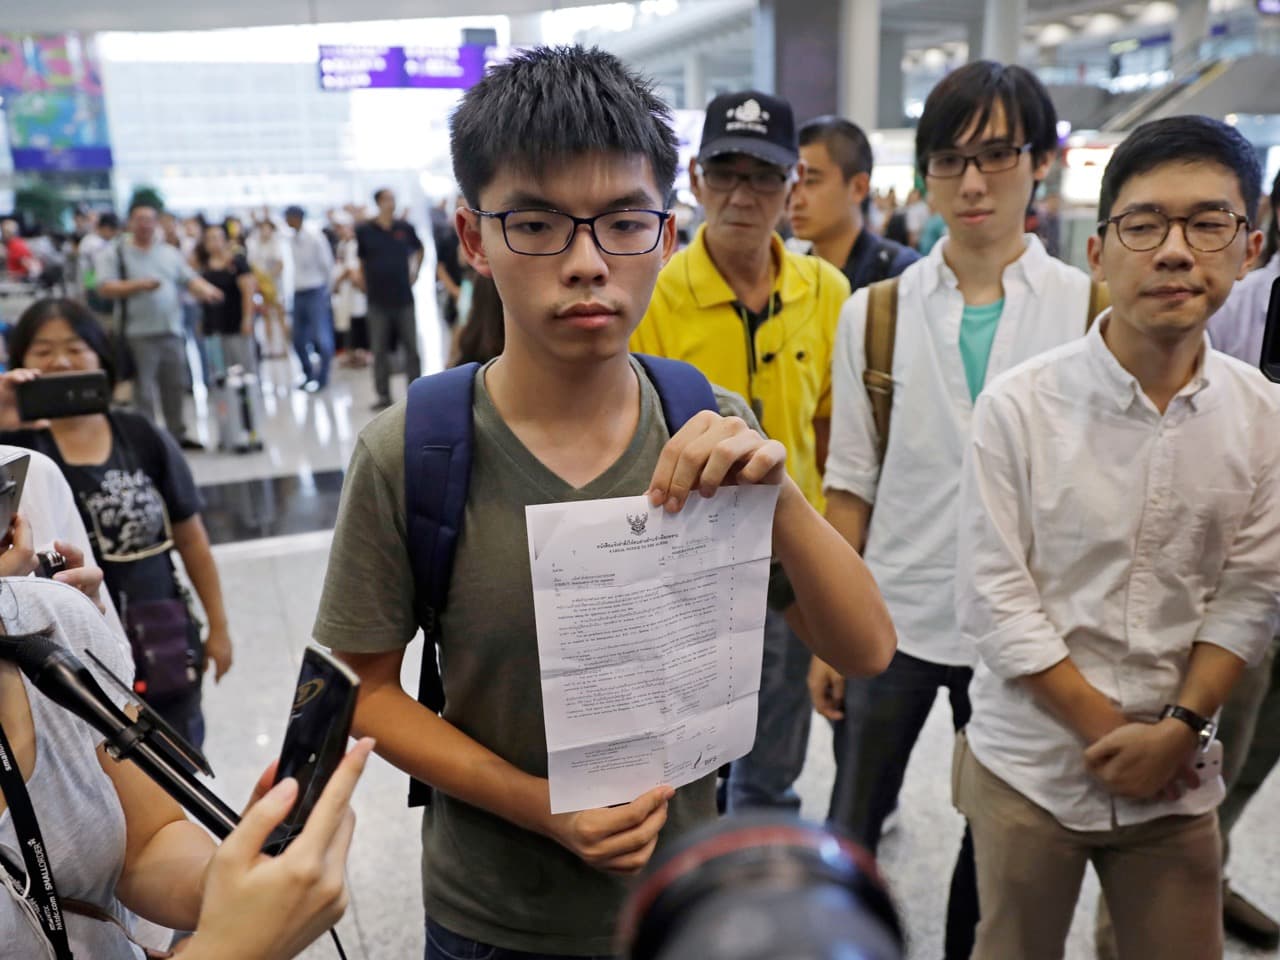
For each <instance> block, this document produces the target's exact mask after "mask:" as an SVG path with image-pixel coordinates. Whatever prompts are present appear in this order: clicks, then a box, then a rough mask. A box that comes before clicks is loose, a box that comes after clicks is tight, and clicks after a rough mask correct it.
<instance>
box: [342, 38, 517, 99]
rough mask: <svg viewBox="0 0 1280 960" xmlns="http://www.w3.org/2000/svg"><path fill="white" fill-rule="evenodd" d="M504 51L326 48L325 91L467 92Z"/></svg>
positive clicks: (466, 47) (477, 47) (467, 47)
mask: <svg viewBox="0 0 1280 960" xmlns="http://www.w3.org/2000/svg"><path fill="white" fill-rule="evenodd" d="M505 55H506V51H505V50H503V49H502V48H499V47H486V46H481V45H478V44H465V45H463V46H460V47H358V46H323V47H321V48H320V87H321V89H324V90H366V89H371V88H376V87H383V88H386V87H416V88H419V89H445V90H465V89H466V88H467V87H470V86H472V85H474V84H476V83H478V82H479V80H480V78H481V77H483V76H484V70H485V67H486V66H488V65H489V64H490V63H493V62H495V61H496V60H499V59H502V58H503V57H504V56H505Z"/></svg>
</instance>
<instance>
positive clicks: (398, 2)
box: [0, 0, 600, 32]
mask: <svg viewBox="0 0 1280 960" xmlns="http://www.w3.org/2000/svg"><path fill="white" fill-rule="evenodd" d="M598 2H600V0H219V2H218V3H213V4H202V3H192V2H184V0H176V2H175V0H118V2H115V3H102V2H95V0H39V2H36V3H31V2H29V0H0V24H3V25H4V28H5V29H6V30H22V31H31V32H42V31H47V32H61V31H65V30H83V31H88V30H211V29H217V28H223V27H266V26H287V25H290V24H301V23H354V22H357V21H362V20H410V19H418V18H420V17H479V16H500V15H503V14H507V15H516V14H524V13H542V12H544V11H547V10H560V9H565V8H569V7H585V6H589V5H592V4H594V3H598Z"/></svg>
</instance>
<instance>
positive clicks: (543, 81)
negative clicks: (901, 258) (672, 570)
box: [315, 47, 893, 960]
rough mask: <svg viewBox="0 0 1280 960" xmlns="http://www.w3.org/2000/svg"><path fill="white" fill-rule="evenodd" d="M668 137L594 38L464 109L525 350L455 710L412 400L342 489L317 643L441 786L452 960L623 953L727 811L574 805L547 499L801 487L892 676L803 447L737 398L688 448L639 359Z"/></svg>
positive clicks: (365, 437)
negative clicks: (739, 486)
mask: <svg viewBox="0 0 1280 960" xmlns="http://www.w3.org/2000/svg"><path fill="white" fill-rule="evenodd" d="M669 122H670V114H669V111H668V109H667V107H666V105H665V104H663V103H662V101H660V100H659V99H658V98H657V97H655V96H654V95H653V93H652V90H651V87H650V86H649V85H648V84H647V83H646V82H644V81H641V80H640V79H639V78H637V77H636V76H635V75H634V74H632V73H630V72H629V71H628V70H627V69H626V68H625V67H624V66H623V65H622V64H621V62H620V61H618V60H617V59H616V58H615V57H613V56H612V55H610V54H606V53H603V52H601V51H596V50H593V51H587V50H583V49H582V48H577V47H574V48H554V49H548V48H537V49H533V50H529V51H524V52H522V53H520V54H518V55H516V56H515V57H513V58H512V59H510V60H508V61H506V62H505V63H503V64H501V65H499V66H496V67H494V68H493V69H492V70H490V71H489V72H488V73H487V74H486V75H485V78H484V79H483V80H481V81H480V82H479V83H478V84H476V85H475V86H473V87H471V88H470V89H469V90H468V91H467V93H466V94H465V96H464V97H463V100H462V103H461V105H460V106H459V108H458V109H457V111H456V112H455V113H454V115H453V118H452V122H451V124H452V126H451V129H452V150H453V158H454V171H455V174H456V176H457V178H458V181H459V183H460V185H461V187H462V191H463V193H464V195H465V196H466V206H465V207H462V208H460V209H459V210H458V211H457V212H456V214H455V225H456V227H457V231H458V235H459V239H460V243H461V247H462V250H463V252H464V254H465V256H466V257H467V259H468V261H469V262H470V264H471V266H472V267H473V268H474V269H475V270H476V271H477V272H478V273H480V274H481V275H483V276H488V277H491V278H492V279H493V281H494V283H495V285H496V286H497V288H498V292H499V294H500V295H501V297H502V303H503V308H504V309H503V313H504V321H505V333H506V338H505V346H504V349H503V352H502V355H501V356H500V357H498V358H497V359H496V360H494V361H492V362H491V363H489V364H487V365H486V366H484V367H482V368H481V369H480V370H479V371H478V372H476V374H475V377H474V380H473V383H472V392H473V396H472V401H471V411H470V412H471V417H472V424H473V427H474V437H473V442H472V449H471V474H470V483H469V486H468V492H467V501H466V514H465V523H464V525H463V527H462V530H461V533H460V536H459V539H458V542H457V547H456V551H455V553H454V555H453V563H452V575H451V577H450V581H449V588H448V602H447V604H446V605H445V606H444V608H443V609H442V610H440V611H438V612H439V614H440V624H441V632H440V635H439V638H438V643H439V649H440V660H439V663H440V667H441V670H440V675H441V678H442V679H443V687H444V710H443V714H442V715H441V716H437V715H435V714H434V713H432V712H431V711H430V710H429V709H427V708H426V707H424V706H423V705H422V704H420V703H419V702H418V701H416V700H415V699H414V698H413V696H412V695H410V694H408V693H406V692H405V691H404V690H403V689H402V687H401V682H400V677H401V668H402V664H403V661H404V656H405V649H406V647H407V646H408V645H409V643H410V642H411V641H412V640H413V637H414V635H415V634H416V633H417V631H418V622H419V621H418V616H417V614H418V609H419V608H418V605H417V603H416V602H415V593H416V592H417V591H418V590H420V589H422V585H421V584H419V583H417V582H416V581H415V578H414V576H413V572H412V565H411V561H410V556H411V552H412V551H413V550H414V549H417V548H418V547H420V544H418V543H417V542H414V543H411V542H410V538H411V536H413V534H412V533H411V532H410V524H409V521H408V516H407V509H406V498H405V487H406V483H405V455H406V451H405V444H406V436H405V431H406V426H407V422H406V421H407V417H408V416H409V413H408V412H407V411H408V408H407V407H406V405H405V404H403V403H401V404H397V405H395V406H393V407H392V408H391V409H389V410H388V411H387V412H386V413H384V414H382V415H381V416H379V417H378V418H377V419H375V420H374V421H373V422H372V423H371V424H370V425H369V426H368V427H366V428H365V430H364V431H363V432H362V433H361V435H360V440H359V442H358V443H357V446H356V450H355V452H354V454H353V456H352V461H351V467H350V469H349V471H348V473H347V477H346V481H345V483H344V489H343V496H342V505H341V508H340V511H339V516H338V522H337V525H336V528H335V530H334V539H333V547H332V552H331V555H330V559H329V568H328V572H327V574H326V579H325V588H324V593H323V596H322V598H321V604H320V611H319V614H318V616H317V619H316V627H315V636H316V638H317V639H318V640H319V641H320V642H322V643H325V644H327V645H329V646H332V647H334V648H335V649H337V650H339V651H342V653H341V655H342V657H343V658H344V659H345V660H346V661H347V662H348V663H350V664H351V665H352V666H353V667H354V669H355V670H356V671H357V673H359V674H360V676H361V679H362V684H361V688H360V701H359V704H358V706H357V709H356V718H355V724H356V727H357V728H359V729H360V730H362V731H366V732H368V733H369V734H370V735H372V736H375V737H376V738H377V740H378V750H379V752H381V753H382V755H383V756H385V757H386V758H387V759H388V760H390V761H391V762H392V763H394V764H395V765H396V766H398V767H399V768H401V769H403V770H405V771H407V772H409V773H410V774H412V775H413V776H414V777H415V778H417V779H418V780H420V781H421V782H423V783H426V784H429V785H430V786H431V787H432V802H431V805H430V807H429V808H428V810H427V813H426V816H425V818H424V822H423V834H422V848H423V900H424V904H425V908H426V915H427V918H428V919H427V928H426V936H427V952H426V956H427V958H428V960H448V958H454V957H487V958H491V960H519V958H524V960H529V958H530V957H538V958H543V960H554V958H557V957H568V956H574V957H577V956H604V955H607V954H609V953H610V952H611V950H612V949H613V945H614V932H615V931H614V922H615V917H616V914H617V911H618V909H619V906H620V904H621V902H622V899H623V897H624V896H625V894H626V893H627V890H628V885H627V877H628V876H629V875H631V874H634V873H636V872H637V871H639V870H640V869H642V868H643V867H644V866H645V864H646V863H647V862H648V861H649V859H650V857H651V856H652V855H653V853H654V850H655V849H657V848H660V847H661V846H662V845H664V844H666V843H668V842H670V841H671V840H672V839H673V838H675V837H677V836H678V835H679V834H680V833H681V832H682V831H684V830H686V829H687V828H689V827H690V826H692V825H695V824H697V823H700V822H702V821H705V820H709V819H712V818H714V817H715V815H716V810H715V782H714V780H715V778H714V776H711V777H707V778H704V779H703V780H701V781H698V782H696V783H693V784H690V785H688V786H685V787H682V788H680V789H679V790H672V789H670V788H668V787H666V786H655V787H654V789H652V790H650V791H648V792H647V793H645V794H643V795H642V796H640V797H638V798H637V799H636V800H634V801H633V802H632V803H629V804H625V805H622V806H618V807H613V808H609V809H600V810H587V811H580V812H576V813H567V814H559V815H552V814H551V812H550V793H549V785H548V781H547V744H546V737H545V726H544V719H543V703H542V689H541V684H540V679H539V677H540V674H539V666H538V648H537V635H536V629H535V622H534V611H533V590H532V585H531V582H530V572H529V561H528V545H527V538H526V531H525V507H526V505H529V504H535V503H547V502H561V501H578V500H594V499H599V498H606V497H619V496H627V495H640V494H644V493H646V492H648V494H649V499H650V502H651V503H653V504H654V505H655V506H660V505H663V504H665V507H666V509H667V510H668V511H671V512H675V511H678V510H679V509H680V507H681V506H682V505H683V503H684V502H685V501H686V500H687V499H688V498H689V497H690V496H693V495H695V491H698V492H701V493H705V494H708V495H709V494H711V493H713V492H714V491H715V490H716V489H717V488H718V487H719V486H721V484H722V483H724V482H726V481H732V482H737V483H775V484H780V485H781V488H782V489H781V491H780V494H779V500H778V507H777V512H776V514H775V520H774V528H773V538H774V539H773V544H774V550H775V553H776V556H777V558H778V559H779V560H780V561H781V563H782V566H783V568H784V569H786V570H787V572H788V573H789V574H790V575H791V576H792V578H793V579H794V580H795V582H796V594H797V603H798V605H799V606H800V607H801V608H802V609H803V611H804V615H805V616H806V618H808V619H809V620H811V621H812V622H814V623H815V627H816V628H815V630H814V636H815V637H816V638H819V640H820V644H819V646H820V649H821V650H822V651H823V652H824V653H825V654H828V655H833V656H836V657H837V658H838V659H839V660H840V663H841V666H842V668H843V669H845V670H848V671H850V672H859V671H861V672H866V671H870V670H875V669H879V668H880V667H881V666H882V665H883V664H884V663H885V662H887V660H888V658H889V655H890V653H891V651H892V645H893V628H892V624H891V623H890V621H889V619H888V613H887V611H886V610H885V609H884V605H883V603H882V602H881V601H880V599H879V595H878V594H877V593H876V590H875V586H874V584H873V583H872V582H871V579H870V577H869V575H868V574H867V572H866V570H865V568H864V567H863V566H862V564H861V561H860V560H859V559H858V557H857V555H856V554H855V553H854V552H853V550H852V549H850V548H849V547H848V545H847V544H846V543H845V542H844V541H843V540H842V539H841V538H840V536H839V535H838V534H837V533H836V532H835V531H834V530H831V529H830V527H828V526H827V525H826V524H825V523H824V522H823V520H822V518H821V516H820V515H819V514H818V513H817V511H815V510H814V509H813V508H812V507H811V506H810V505H809V504H808V502H807V501H806V500H805V497H804V495H803V493H802V492H801V491H800V488H799V487H798V486H797V485H796V484H795V482H794V481H792V480H791V479H789V478H788V477H787V475H786V470H785V466H784V462H785V460H786V451H785V449H784V448H783V447H782V445H781V444H780V443H778V442H777V441H776V440H766V439H765V438H764V437H762V436H761V435H760V434H759V433H758V432H757V431H756V430H754V429H752V428H751V426H750V425H749V424H750V423H752V422H753V421H754V418H753V417H752V414H751V411H750V409H749V408H748V407H747V405H746V404H745V403H744V402H743V401H742V400H741V399H740V398H738V397H734V396H732V395H730V394H728V393H727V392H725V391H717V400H718V406H719V409H720V411H721V413H722V414H725V415H724V416H717V415H716V414H714V413H712V412H710V411H703V412H701V413H699V414H698V415H697V416H695V417H694V418H692V419H691V420H689V422H688V423H687V424H685V426H684V427H683V428H681V429H680V430H679V431H678V432H677V433H676V434H675V436H674V437H671V436H669V434H668V430H667V426H666V423H665V421H664V419H663V414H662V398H661V397H659V395H658V391H657V389H656V388H655V387H654V385H653V383H652V382H650V380H649V378H648V375H647V374H646V373H644V369H643V368H642V367H641V366H640V365H639V363H638V361H636V360H635V359H633V358H632V357H631V356H629V354H628V352H627V341H628V339H629V337H630V335H631V332H632V330H633V329H634V328H635V326H636V324H637V323H639V321H640V318H641V316H642V315H643V314H644V311H645V308H646V307H647V306H648V303H649V298H650V296H651V294H652V292H653V286H654V282H655V281H656V280H657V277H658V271H659V270H660V269H661V267H662V264H663V263H664V262H665V261H666V259H667V258H668V257H669V256H670V255H671V253H672V251H673V250H674V248H675V239H676V235H675V222H674V220H673V218H672V217H671V214H670V212H669V211H668V210H667V209H666V204H665V199H666V197H667V195H668V193H669V192H670V190H671V185H672V181H673V180H674V178H675V168H676V150H675V137H674V134H673V133H672V131H671V128H670V126H669ZM688 373H690V374H693V373H694V372H693V371H688ZM433 412H434V411H433ZM449 412H450V411H444V413H449ZM452 413H453V415H455V416H456V415H457V413H456V411H452ZM415 529H416V526H415ZM427 655H428V656H434V655H435V650H434V648H433V647H429V648H428V651H427Z"/></svg>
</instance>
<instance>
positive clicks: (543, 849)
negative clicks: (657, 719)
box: [315, 361, 758, 955]
mask: <svg viewBox="0 0 1280 960" xmlns="http://www.w3.org/2000/svg"><path fill="white" fill-rule="evenodd" d="M633 366H635V369H636V373H637V376H638V377H639V380H640V384H641V390H640V397H641V407H640V421H639V424H638V426H637V428H636V433H635V436H634V437H633V438H632V440H631V443H630V445H629V446H628V447H627V449H626V450H625V451H624V452H623V454H622V456H621V457H619V459H618V461H617V462H616V463H614V464H613V465H612V466H611V467H609V468H608V469H607V470H606V471H605V472H604V473H603V474H601V475H600V476H599V477H597V478H596V479H595V480H593V481H591V482H590V483H588V484H587V485H586V486H585V487H582V488H581V489H577V488H574V487H571V486H570V485H569V484H567V483H565V482H564V481H563V480H561V479H560V478H559V477H558V476H556V475H555V474H554V473H552V472H551V471H550V470H549V469H547V467H545V466H544V465H543V464H542V463H541V462H540V461H539V460H538V459H537V458H536V457H534V456H533V454H532V453H530V452H529V450H528V449H526V448H525V446H524V445H523V444H522V443H521V442H520V440H519V439H517V437H516V436H515V434H513V433H512V432H511V430H510V428H508V427H507V425H506V423H504V422H503V420H502V418H501V416H500V415H499V414H498V411H497V409H496V408H495V407H494V405H493V401H492V400H491V399H490V397H489V394H488V391H487V390H486V389H485V385H484V374H485V372H486V371H487V368H485V370H482V371H481V372H480V373H479V374H477V376H476V386H475V392H474V410H473V414H474V420H475V444H474V448H473V450H474V456H473V461H472V468H471V487H470V493H469V496H468V499H467V507H466V515H465V521H464V527H463V531H462V536H461V538H460V540H459V543H458V547H457V552H456V555H455V559H454V568H453V576H452V580H451V582H450V585H449V599H448V603H447V606H446V609H445V612H444V615H443V617H442V620H441V626H442V631H443V639H442V641H441V650H440V666H441V676H442V677H443V680H444V689H445V710H444V717H445V719H446V720H448V721H449V722H450V723H452V724H453V725H454V726H455V727H457V728H458V729H459V730H461V731H462V732H463V733H465V734H466V735H467V736H469V737H471V738H473V739H474V740H476V741H477V742H479V743H480V744H482V745H484V746H485V747H487V748H488V749H490V750H492V751H493V752H494V753H496V754H497V755H498V756H500V757H502V758H503V759H505V760H506V761H508V762H509V763H511V764H512V765H514V766H516V767H518V768H520V769H521V770H523V771H525V772H527V773H529V774H532V775H535V776H539V777H545V776H546V775H547V742H546V728H545V725H544V723H543V714H542V685H541V678H540V674H539V669H538V644H537V634H536V630H535V626H534V612H533V587H532V579H531V575H530V570H529V552H528V546H527V539H526V531H525V512H524V508H525V507H526V506H527V505H529V504H536V503H554V502H563V501H569V500H595V499H601V498H606V497H622V496H634V495H639V494H643V493H645V492H646V491H647V490H648V488H649V481H650V479H651V478H652V475H653V470H654V467H655V466H656V465H657V462H658V455H659V453H660V452H661V450H662V447H663V445H664V444H665V443H666V442H667V440H668V433H667V427H666V423H665V422H664V420H663V417H662V410H661V402H660V400H659V398H658V394H657V390H656V389H655V388H654V386H653V385H652V383H651V382H650V381H649V379H648V377H647V376H646V375H645V374H644V372H643V369H642V368H640V367H639V366H638V365H637V364H635V362H634V361H633ZM716 399H717V401H718V404H719V407H720V410H721V412H722V413H723V414H725V415H736V416H740V417H742V418H743V419H744V420H746V421H747V422H748V423H750V424H751V425H752V426H753V427H756V421H755V418H754V417H753V416H752V414H751V412H750V410H749V409H748V408H747V406H746V404H745V403H744V402H743V401H742V400H741V398H739V397H737V396H734V395H733V394H730V393H727V392H726V391H723V390H720V389H719V388H717V390H716ZM404 425H405V405H404V403H403V402H402V403H399V404H397V405H396V406H394V407H392V408H391V409H390V410H388V411H386V412H385V413H383V414H382V415H381V416H379V417H378V418H377V419H375V420H374V421H373V422H372V423H370V424H369V425H368V426H367V427H365V429H364V430H363V431H362V432H361V434H360V438H359V440H358V442H357V444H356V449H355V452H354V454H353V455H352V458H351V466H350V469H349V470H348V472H347V476H346V480H345V482H344V484H343V488H342V502H341V506H340V508H339V511H338V521H337V525H336V528H335V530H334V535H333V547H332V550H331V552H330V554H329V567H328V571H327V573H326V575H325V585H324V593H323V596H322V597H321V600H320V611H319V614H318V615H317V618H316V625H315V638H316V640H317V641H319V642H320V643H322V644H324V645H326V646H329V647H332V648H334V649H337V650H344V651H350V652H358V653H373V652H383V651H389V650H395V649H399V648H402V647H404V646H406V645H407V644H409V643H410V642H411V641H412V640H413V638H414V636H415V635H416V634H417V632H418V624H417V620H416V618H415V614H414V603H413V595H414V581H413V575H412V573H411V570H410V560H409V550H408V536H407V519H406V511H405V496H404ZM757 429H758V428H757ZM668 814H669V816H668V820H667V824H666V826H665V827H664V828H663V831H662V834H661V837H660V840H659V846H660V848H661V846H662V845H665V844H666V843H670V842H671V840H672V839H673V838H674V837H676V836H678V835H679V834H680V833H682V832H684V831H685V830H687V829H688V828H689V827H691V826H694V825H696V824H698V823H700V822H702V821H705V820H709V819H712V818H714V817H715V816H716V806H715V779H714V777H706V778H704V779H702V780H699V781H698V782H696V783H692V784H690V785H688V786H686V787H683V788H681V789H680V790H678V791H677V792H676V795H675V797H674V798H673V799H672V800H671V803H670V806H669V809H668ZM627 890H628V886H627V883H626V882H625V881H623V880H621V879H618V878H616V877H613V876H611V875H608V874H605V873H602V872H600V871H598V870H595V869H593V868H591V867H589V866H587V865H586V864H585V863H583V862H582V861H581V860H580V859H578V858H577V857H575V856H574V855H573V854H571V853H570V852H569V851H568V850H566V849H564V848H563V847H561V846H560V845H559V844H557V843H555V842H554V841H552V840H548V839H546V838H544V837H542V836H540V835H537V834H533V833H530V832H528V831H526V830H523V829H521V828H519V827H517V826H515V825H514V824H511V823H509V822H507V821H506V820H503V819H501V818H499V817H496V816H494V815H492V814H490V813H487V812H485V811H483V810H480V809H478V808H477V807H473V806H471V805H469V804H466V803H463V802H462V801H460V800H456V799H454V798H453V797H450V796H447V795H444V794H442V793H439V792H437V793H436V794H435V796H434V799H433V802H432V805H431V806H430V807H428V808H427V809H426V811H425V813H424V817H423V824H422V892H423V901H424V905H425V908H426V913H427V916H429V917H430V918H431V919H432V920H434V921H436V922H437V923H439V924H441V925H443V926H444V927H446V928H448V929H450V930H452V931H453V932H455V933H458V934H461V935H462V936H465V937H470V938H471V939H473V940H478V941H480V942H482V943H486V944H491V945H493V946H497V947H503V948H506V949H509V950H523V951H527V952H530V953H559V954H570V955H583V954H587V955H590V954H608V953H611V952H612V949H613V937H614V927H615V923H616V919H617V913H618V909H619V907H620V906H621V903H622V900H623V898H624V897H625V895H626V893H627Z"/></svg>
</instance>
